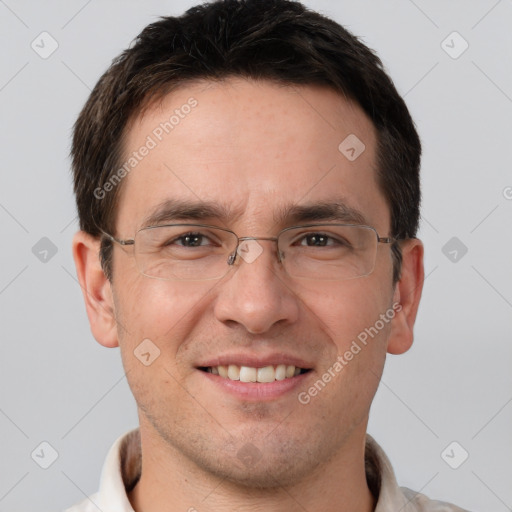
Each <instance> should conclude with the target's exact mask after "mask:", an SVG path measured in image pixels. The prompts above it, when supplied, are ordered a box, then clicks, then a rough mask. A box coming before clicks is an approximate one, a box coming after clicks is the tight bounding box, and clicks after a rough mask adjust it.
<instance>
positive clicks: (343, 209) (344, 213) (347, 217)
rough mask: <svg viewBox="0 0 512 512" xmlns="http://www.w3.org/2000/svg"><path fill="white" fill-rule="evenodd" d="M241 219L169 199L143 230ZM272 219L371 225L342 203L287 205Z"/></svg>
mask: <svg viewBox="0 0 512 512" xmlns="http://www.w3.org/2000/svg"><path fill="white" fill-rule="evenodd" d="M241 215H242V211H241V210H240V209H237V210H234V209H233V208H230V207H228V206H226V205H222V204H219V203H217V202H209V201H190V200H180V199H167V200H165V201H163V202H162V203H160V204H159V205H158V206H157V207H156V208H155V210H154V211H153V212H152V213H150V214H149V215H148V216H147V217H145V218H144V221H143V223H142V226H141V229H142V228H145V227H148V226H157V225H160V224H163V223H166V222H173V221H187V222H188V221H191V220H193V221H201V222H205V221H212V220H217V221H221V222H222V223H224V224H225V225H228V224H229V223H231V222H233V221H234V220H236V219H237V218H239V217H240V216H241ZM273 219H274V222H276V224H279V225H283V224H297V223H301V222H314V221H315V222H316V221H337V222H342V223H348V224H362V225H367V224H368V222H367V220H366V218H365V216H364V215H363V213H362V212H361V211H359V210H358V209H356V208H353V207H351V206H349V205H347V204H346V203H345V202H343V201H342V200H334V201H320V202H315V203H308V204H303V205H299V204H289V205H285V206H282V207H280V208H279V209H278V210H277V211H276V212H275V213H274V216H273Z"/></svg>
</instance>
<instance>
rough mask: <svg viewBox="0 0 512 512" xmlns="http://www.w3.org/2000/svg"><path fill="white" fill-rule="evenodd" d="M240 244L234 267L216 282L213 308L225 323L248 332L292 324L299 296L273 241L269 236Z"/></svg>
mask: <svg viewBox="0 0 512 512" xmlns="http://www.w3.org/2000/svg"><path fill="white" fill-rule="evenodd" d="M259 240H261V241H259V242H257V241H255V240H247V241H244V242H242V243H241V244H240V246H239V249H238V254H237V257H236V263H235V268H232V269H231V271H230V272H229V273H228V274H227V276H226V277H225V278H224V279H225V281H224V282H222V283H219V284H220V286H219V287H218V290H219V291H218V294H217V297H216V302H215V307H214V312H215V316H216V318H217V320H219V321H220V322H223V323H225V324H232V325H234V324H238V325H242V326H243V327H244V328H245V329H246V330H247V331H248V332H250V333H251V334H262V333H265V332H268V331H270V330H271V329H272V327H273V326H275V325H276V324H278V323H279V324H283V325H284V324H293V323H294V322H296V321H297V319H298V317H299V298H298V296H297V295H296V294H295V293H294V292H293V290H292V287H291V283H290V282H289V280H288V279H287V278H286V275H285V273H284V271H283V269H282V268H281V264H280V263H279V261H278V257H277V254H276V245H275V243H274V242H272V241H271V240H269V239H259Z"/></svg>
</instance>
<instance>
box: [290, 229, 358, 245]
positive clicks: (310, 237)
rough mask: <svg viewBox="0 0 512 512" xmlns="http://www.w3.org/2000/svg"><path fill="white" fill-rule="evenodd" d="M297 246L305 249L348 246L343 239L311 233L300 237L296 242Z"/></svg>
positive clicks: (325, 234)
mask: <svg viewBox="0 0 512 512" xmlns="http://www.w3.org/2000/svg"><path fill="white" fill-rule="evenodd" d="M298 242H299V245H301V246H306V247H329V246H343V245H348V242H346V241H345V240H343V239H340V237H336V238H334V237H333V236H330V235H329V234H327V233H320V232H318V233H317V232H311V233H306V234H303V235H301V238H299V240H298Z"/></svg>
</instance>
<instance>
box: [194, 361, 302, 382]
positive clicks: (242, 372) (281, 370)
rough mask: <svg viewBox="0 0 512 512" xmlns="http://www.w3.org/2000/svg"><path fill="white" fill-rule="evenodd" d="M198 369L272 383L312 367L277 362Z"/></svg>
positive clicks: (243, 379)
mask: <svg viewBox="0 0 512 512" xmlns="http://www.w3.org/2000/svg"><path fill="white" fill-rule="evenodd" d="M198 370H201V371H203V372H206V373H211V374H213V375H218V376H219V377H221V378H223V379H227V380H231V381H239V382H247V383H248V382H258V383H271V382H275V381H283V380H287V379H292V378H293V377H297V376H299V375H302V374H305V373H308V372H310V371H311V369H310V368H300V367H298V366H294V365H291V364H277V365H268V366H263V367H259V368H256V367H251V366H239V365H236V364H229V365H218V366H200V367H198Z"/></svg>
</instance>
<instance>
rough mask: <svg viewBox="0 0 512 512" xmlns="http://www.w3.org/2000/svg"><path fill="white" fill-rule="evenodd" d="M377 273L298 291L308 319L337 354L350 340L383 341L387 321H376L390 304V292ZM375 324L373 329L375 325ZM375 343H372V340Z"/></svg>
mask: <svg viewBox="0 0 512 512" xmlns="http://www.w3.org/2000/svg"><path fill="white" fill-rule="evenodd" d="M381 281H382V279H381V278H379V277H378V275H377V274H375V275H373V274H372V275H371V276H368V277H363V278H358V279H354V280H349V281H340V282H338V283H334V282H330V283H328V284H326V285H325V286H323V287H318V285H317V284H316V285H315V289H311V288H308V289H307V290H305V289H303V290H302V292H300V291H299V292H298V295H299V296H300V297H301V298H302V300H303V303H304V305H305V306H307V307H306V308H305V309H306V311H308V313H309V314H311V315H312V317H313V318H312V321H313V322H316V323H317V325H319V326H323V328H324V330H325V331H326V334H327V336H328V338H329V339H330V340H332V342H333V344H334V345H335V348H336V350H337V352H338V353H343V352H345V351H346V350H348V348H349V347H350V345H351V343H352V342H353V341H354V340H357V339H360V340H361V339H362V340H363V341H364V338H365V333H368V331H371V333H372V335H373V336H372V337H370V336H369V335H368V334H367V337H368V339H372V340H383V339H384V340H385V339H386V338H387V334H388V333H389V329H390V326H391V324H390V322H389V321H388V322H382V321H379V319H380V315H381V314H385V313H386V311H388V310H389V309H390V307H391V301H392V297H393V293H392V292H393V291H392V289H391V286H389V288H388V287H384V286H383V284H382V282H381ZM377 322H378V323H377ZM376 323H377V326H376V330H377V333H376V332H375V324H376ZM374 344H375V343H374Z"/></svg>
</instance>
